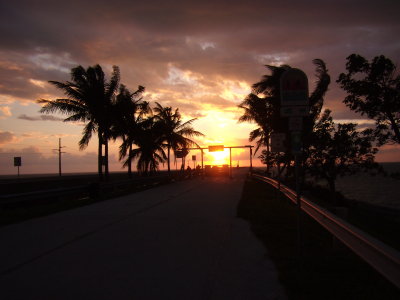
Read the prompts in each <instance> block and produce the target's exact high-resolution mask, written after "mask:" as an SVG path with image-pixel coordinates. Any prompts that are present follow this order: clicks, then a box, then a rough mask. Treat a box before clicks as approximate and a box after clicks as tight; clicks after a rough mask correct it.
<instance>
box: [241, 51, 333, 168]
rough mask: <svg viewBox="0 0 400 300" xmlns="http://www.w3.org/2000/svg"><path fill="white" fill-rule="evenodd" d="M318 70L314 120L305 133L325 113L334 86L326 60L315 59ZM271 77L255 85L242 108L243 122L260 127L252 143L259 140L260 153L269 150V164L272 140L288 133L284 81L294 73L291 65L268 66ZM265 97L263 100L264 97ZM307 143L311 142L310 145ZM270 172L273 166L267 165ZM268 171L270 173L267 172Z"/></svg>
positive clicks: (312, 103)
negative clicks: (287, 73)
mask: <svg viewBox="0 0 400 300" xmlns="http://www.w3.org/2000/svg"><path fill="white" fill-rule="evenodd" d="M313 63H314V65H315V66H316V77H317V82H316V87H315V90H314V91H313V92H312V93H311V95H310V97H309V103H310V113H311V114H310V118H308V120H307V121H306V122H305V128H304V131H305V132H311V131H312V128H313V126H314V123H315V121H316V120H317V119H318V116H319V114H320V112H321V109H322V105H323V99H324V95H325V93H326V91H327V90H328V86H329V83H330V76H329V74H328V70H327V68H326V65H325V63H324V61H323V60H321V59H314V60H313ZM266 67H267V68H268V69H269V70H270V72H271V74H270V75H264V76H263V77H262V79H261V80H260V81H259V82H257V83H255V84H253V85H252V92H251V93H250V94H249V95H248V96H247V97H246V98H245V99H244V101H243V102H242V103H241V104H239V107H240V108H242V109H243V110H244V113H243V115H242V116H241V117H240V118H239V122H252V123H256V124H257V125H258V126H259V127H258V128H257V129H255V130H253V131H252V132H251V133H250V137H249V140H250V141H253V140H255V139H257V138H258V140H257V148H256V151H255V152H254V154H255V153H256V152H257V150H258V148H259V147H260V146H266V147H267V151H266V152H267V155H266V156H267V157H266V160H267V161H268V160H269V159H268V157H269V153H270V145H269V139H270V136H271V133H272V132H274V131H275V132H286V131H287V122H285V121H284V120H283V119H282V118H281V117H280V78H281V76H282V74H283V73H284V72H285V71H286V70H288V69H290V68H291V67H290V66H288V65H282V66H279V67H278V66H271V65H266ZM260 96H261V97H260ZM306 143H307V141H306ZM267 169H269V165H267ZM267 171H268V170H267Z"/></svg>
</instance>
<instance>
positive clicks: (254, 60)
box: [0, 0, 400, 174]
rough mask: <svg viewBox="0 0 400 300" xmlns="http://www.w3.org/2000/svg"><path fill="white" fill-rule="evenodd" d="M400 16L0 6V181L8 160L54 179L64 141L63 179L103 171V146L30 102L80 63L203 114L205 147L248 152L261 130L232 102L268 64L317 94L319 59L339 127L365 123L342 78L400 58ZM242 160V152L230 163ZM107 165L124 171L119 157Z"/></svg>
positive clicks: (378, 4) (373, 8) (389, 153)
mask: <svg viewBox="0 0 400 300" xmlns="http://www.w3.org/2000/svg"><path fill="white" fill-rule="evenodd" d="M399 11H400V2H399V1H396V0H386V1H385V0H381V1H367V0H364V1H351V0H349V1H341V0H335V1H329V0H326V1H323V0H319V1H306V0H303V1H300V0H298V1H285V0H281V1H268V0H262V1H252V0H248V1H243V0H241V1H236V0H230V1H223V0H213V1H208V0H206V1H191V0H188V1H168V0H165V1H161V0H159V1H152V0H147V1H132V0H131V1H128V0H113V1H103V0H97V1H75V0H70V1H56V0H52V1H47V0H43V1H40V0H38V1H28V0H26V1H20V0H16V1H5V0H0V36H1V43H0V147H1V148H0V173H1V174H4V173H14V172H15V169H14V167H13V166H12V157H13V156H22V157H23V159H22V160H23V167H22V169H21V170H22V171H25V172H27V173H31V172H57V167H58V166H57V156H56V154H55V152H54V151H53V149H55V148H57V146H58V138H62V143H63V145H64V146H65V148H63V151H65V152H67V153H65V154H64V158H65V164H64V170H65V171H66V172H77V171H95V170H96V157H95V155H94V153H95V152H96V141H95V140H93V141H92V142H91V143H90V144H89V147H88V148H87V149H86V150H85V151H83V152H82V151H79V150H78V146H77V142H78V140H79V138H80V135H81V131H82V125H81V124H67V123H63V122H62V117H63V116H61V115H40V113H39V112H38V110H39V109H40V107H39V105H38V104H36V103H35V100H36V99H41V98H45V99H55V98H57V97H59V96H61V94H60V92H59V91H57V90H55V89H54V88H53V87H51V86H50V85H49V84H48V83H47V81H48V80H58V81H66V80H69V71H70V69H71V68H72V67H74V66H76V65H82V66H84V67H87V66H89V65H94V64H97V63H98V64H100V65H101V66H102V67H103V69H104V70H105V71H106V73H107V74H110V71H111V69H112V66H113V65H118V66H119V67H120V69H121V77H122V82H123V83H124V84H126V85H127V86H128V87H129V88H131V89H132V90H135V89H136V88H137V86H138V85H143V86H145V87H146V94H145V99H146V100H148V101H150V102H153V103H154V101H158V102H160V103H161V104H163V105H164V106H172V107H174V108H175V107H179V109H180V111H181V112H182V114H183V115H184V116H185V119H188V118H193V117H196V118H198V120H197V121H196V122H195V123H194V125H195V128H196V129H198V130H200V131H202V132H203V133H204V134H205V135H206V136H205V138H203V139H200V140H199V143H200V144H202V145H204V146H207V145H210V144H224V145H245V144H248V142H247V137H248V134H249V132H250V131H251V130H252V129H253V128H254V125H252V124H238V123H237V119H238V117H239V116H240V114H241V111H240V110H239V109H238V108H237V104H239V103H240V102H241V100H242V99H243V98H244V96H245V95H246V94H247V93H249V92H250V86H251V84H252V83H254V82H256V81H258V80H259V79H260V77H261V76H262V75H263V74H266V73H268V71H267V69H266V68H265V67H264V65H265V64H273V65H280V64H289V65H291V66H292V67H297V68H301V69H303V70H304V71H305V72H306V74H307V75H308V77H309V82H310V90H312V89H313V85H314V81H315V77H314V66H313V64H312V60H313V59H315V58H320V59H323V60H324V61H325V62H326V64H327V66H328V69H329V73H330V75H331V77H332V83H331V86H330V89H329V92H328V93H327V95H326V98H325V107H327V108H330V109H332V110H333V116H334V118H335V120H336V121H337V122H347V121H353V122H358V123H359V124H360V125H361V126H366V124H368V122H370V121H369V120H365V119H362V118H361V116H359V115H356V114H354V113H352V112H351V111H349V110H348V109H347V108H346V107H345V106H344V105H343V104H342V100H343V98H344V93H343V92H342V91H341V90H340V89H339V88H338V86H337V84H336V83H335V81H336V79H337V77H338V75H339V73H340V72H343V71H344V66H345V61H346V57H347V56H348V55H350V54H351V53H358V54H361V55H363V56H365V57H366V58H368V59H371V58H373V57H374V56H376V55H381V54H383V55H385V56H387V57H389V58H391V59H392V60H393V61H394V62H395V63H397V64H398V63H399V62H400V51H399V50H400V41H399V36H400V18H399V17H398V13H399ZM117 147H118V143H117V144H115V145H112V147H111V148H112V153H116V149H117ZM193 154H196V153H193ZM247 156H248V154H247V153H246V152H239V151H237V152H236V153H234V161H235V163H236V161H237V160H241V161H242V159H247ZM378 160H380V161H399V160H400V148H399V147H395V146H385V147H384V148H382V150H381V152H380V153H379V155H378ZM111 162H112V163H111V170H112V171H119V170H120V164H119V163H118V162H117V160H116V156H115V155H114V154H112V155H111ZM245 163H246V162H245V161H244V160H243V164H245Z"/></svg>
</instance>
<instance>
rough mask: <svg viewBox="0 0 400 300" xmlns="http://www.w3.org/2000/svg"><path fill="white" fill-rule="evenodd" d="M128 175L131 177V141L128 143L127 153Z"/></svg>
mask: <svg viewBox="0 0 400 300" xmlns="http://www.w3.org/2000/svg"><path fill="white" fill-rule="evenodd" d="M128 155H129V156H128V177H129V178H131V177H132V143H130V144H129V154H128Z"/></svg>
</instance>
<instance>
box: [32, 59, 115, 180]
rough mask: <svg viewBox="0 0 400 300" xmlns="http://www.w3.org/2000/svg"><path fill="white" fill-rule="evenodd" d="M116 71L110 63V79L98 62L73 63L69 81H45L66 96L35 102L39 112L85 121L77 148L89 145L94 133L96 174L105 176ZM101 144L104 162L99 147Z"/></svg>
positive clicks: (68, 119)
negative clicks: (96, 142) (97, 143)
mask: <svg viewBox="0 0 400 300" xmlns="http://www.w3.org/2000/svg"><path fill="white" fill-rule="evenodd" d="M119 80H120V72H119V68H118V67H117V66H113V71H112V74H111V78H110V81H109V82H107V81H106V79H105V75H104V72H103V70H102V68H101V66H100V65H95V66H93V67H88V68H87V69H86V70H85V68H83V67H82V66H77V67H75V68H73V69H72V70H71V81H66V82H58V81H49V83H51V84H52V85H54V86H55V87H57V88H58V89H60V90H63V92H64V94H65V95H66V96H67V98H61V99H55V100H46V99H40V100H38V101H37V102H38V103H40V104H44V106H43V107H42V108H41V109H40V112H41V113H53V112H56V111H59V112H61V113H62V114H66V115H69V117H68V118H66V119H65V120H64V122H71V121H81V122H84V123H86V125H85V127H84V129H83V132H82V133H83V135H82V138H81V140H80V141H79V148H80V149H81V150H82V149H85V148H86V147H87V145H88V144H89V141H90V139H91V137H92V134H93V133H95V132H97V136H98V140H99V146H98V173H99V176H100V178H102V174H103V168H102V165H103V164H104V173H105V176H106V178H107V177H108V173H109V170H108V140H109V139H110V138H111V132H110V128H111V124H112V122H113V116H112V114H111V113H110V112H111V111H113V108H112V106H113V101H114V97H115V93H116V91H117V90H118V86H119ZM103 145H104V161H103V155H102V146H103Z"/></svg>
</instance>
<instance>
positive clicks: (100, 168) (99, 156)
mask: <svg viewBox="0 0 400 300" xmlns="http://www.w3.org/2000/svg"><path fill="white" fill-rule="evenodd" d="M98 138H99V150H98V154H97V167H98V173H99V179H100V180H102V179H103V139H102V136H101V132H100V131H99V132H98Z"/></svg>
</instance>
